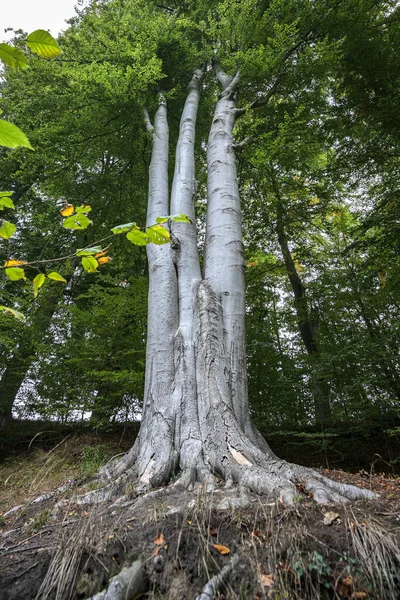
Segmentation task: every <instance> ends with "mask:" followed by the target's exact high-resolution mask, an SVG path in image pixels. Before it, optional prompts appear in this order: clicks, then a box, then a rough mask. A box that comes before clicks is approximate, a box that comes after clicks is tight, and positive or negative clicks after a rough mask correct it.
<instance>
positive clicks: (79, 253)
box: [76, 246, 101, 256]
mask: <svg viewBox="0 0 400 600" xmlns="http://www.w3.org/2000/svg"><path fill="white" fill-rule="evenodd" d="M99 252H101V246H92V247H91V248H80V249H78V250H77V251H76V256H91V255H92V254H98V253H99Z"/></svg>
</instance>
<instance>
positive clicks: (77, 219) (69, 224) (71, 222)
mask: <svg viewBox="0 0 400 600" xmlns="http://www.w3.org/2000/svg"><path fill="white" fill-rule="evenodd" d="M92 223H93V221H91V220H90V219H88V218H87V216H86V215H72V217H68V218H67V219H65V221H64V223H63V227H65V228H66V229H86V228H87V227H89V225H92Z"/></svg>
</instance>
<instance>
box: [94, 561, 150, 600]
mask: <svg viewBox="0 0 400 600" xmlns="http://www.w3.org/2000/svg"><path fill="white" fill-rule="evenodd" d="M146 590H147V583H146V580H145V577H144V575H143V572H142V563H141V561H140V560H136V561H135V562H134V563H133V564H132V565H131V566H130V567H124V568H123V569H122V570H121V571H120V572H119V573H118V575H115V577H113V578H112V579H110V582H109V584H108V587H107V589H106V590H104V591H102V592H100V593H98V594H96V595H95V596H91V597H90V598H88V599H87V600H125V599H126V598H136V597H138V596H140V595H141V594H142V593H143V592H145V591H146Z"/></svg>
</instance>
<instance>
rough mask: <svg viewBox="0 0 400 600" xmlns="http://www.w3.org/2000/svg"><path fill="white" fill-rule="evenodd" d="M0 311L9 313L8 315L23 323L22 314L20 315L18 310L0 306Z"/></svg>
mask: <svg viewBox="0 0 400 600" xmlns="http://www.w3.org/2000/svg"><path fill="white" fill-rule="evenodd" d="M0 310H2V311H4V312H6V313H10V315H12V316H13V317H15V318H16V319H19V320H20V321H23V320H24V319H25V317H24V315H23V314H22V313H20V312H19V311H18V310H14V309H13V308H9V307H8V306H0Z"/></svg>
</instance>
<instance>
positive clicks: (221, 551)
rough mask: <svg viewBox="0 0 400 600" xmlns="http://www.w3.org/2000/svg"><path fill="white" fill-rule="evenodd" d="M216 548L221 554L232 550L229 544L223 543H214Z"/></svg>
mask: <svg viewBox="0 0 400 600" xmlns="http://www.w3.org/2000/svg"><path fill="white" fill-rule="evenodd" d="M213 546H214V548H215V549H216V550H217V552H219V553H220V554H229V553H230V550H229V548H228V547H227V546H222V544H213Z"/></svg>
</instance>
